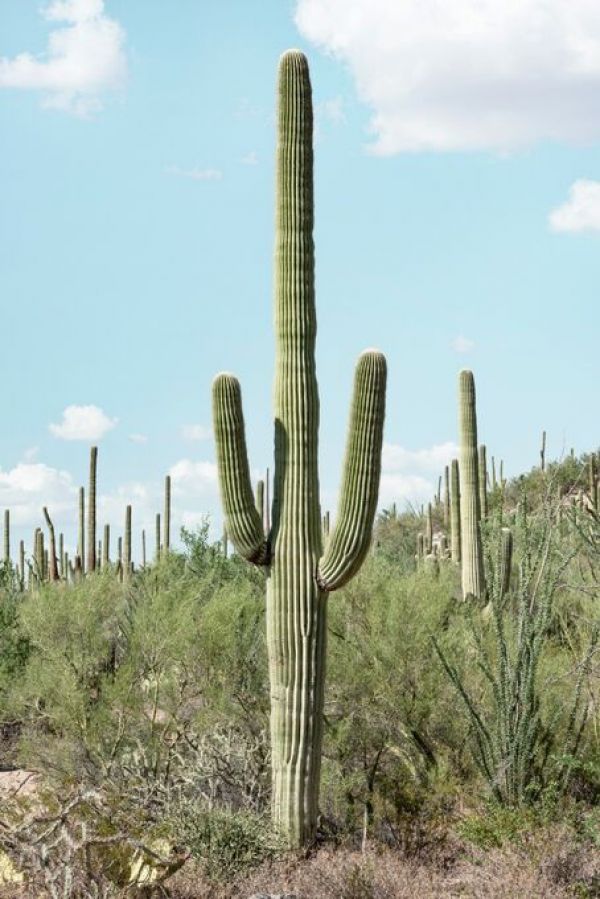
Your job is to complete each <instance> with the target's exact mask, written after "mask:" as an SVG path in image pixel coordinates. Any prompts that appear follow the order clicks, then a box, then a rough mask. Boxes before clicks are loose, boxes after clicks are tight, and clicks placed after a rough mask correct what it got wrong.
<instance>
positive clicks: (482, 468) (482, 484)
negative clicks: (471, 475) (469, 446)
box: [477, 443, 488, 518]
mask: <svg viewBox="0 0 600 899" xmlns="http://www.w3.org/2000/svg"><path fill="white" fill-rule="evenodd" d="M477 464H478V466H479V471H478V478H479V509H480V512H481V517H482V518H485V517H486V516H487V513H488V499H487V449H486V446H485V443H482V444H481V446H480V447H479V455H478V463H477Z"/></svg>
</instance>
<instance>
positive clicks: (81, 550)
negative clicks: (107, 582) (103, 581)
mask: <svg viewBox="0 0 600 899" xmlns="http://www.w3.org/2000/svg"><path fill="white" fill-rule="evenodd" d="M77 555H78V556H79V566H78V567H77V568H76V571H77V574H78V575H79V576H83V574H84V573H85V490H84V488H83V487H80V488H79V537H78V540H77Z"/></svg>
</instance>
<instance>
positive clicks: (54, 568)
mask: <svg viewBox="0 0 600 899" xmlns="http://www.w3.org/2000/svg"><path fill="white" fill-rule="evenodd" d="M43 513H44V518H45V519H46V524H47V526H48V536H49V538H50V539H49V549H48V578H49V580H51V581H59V580H60V575H59V573H58V564H57V561H56V537H55V535H54V525H53V524H52V519H51V518H50V515H49V514H48V509H47V508H46V506H44V508H43Z"/></svg>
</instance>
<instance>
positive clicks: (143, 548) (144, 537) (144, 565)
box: [142, 528, 146, 568]
mask: <svg viewBox="0 0 600 899" xmlns="http://www.w3.org/2000/svg"><path fill="white" fill-rule="evenodd" d="M145 567H146V531H145V530H144V528H142V568H145Z"/></svg>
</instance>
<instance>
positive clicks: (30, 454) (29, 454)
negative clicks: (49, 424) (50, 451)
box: [23, 446, 40, 462]
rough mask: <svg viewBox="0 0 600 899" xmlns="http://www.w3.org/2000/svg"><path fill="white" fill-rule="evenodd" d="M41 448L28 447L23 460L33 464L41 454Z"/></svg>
mask: <svg viewBox="0 0 600 899" xmlns="http://www.w3.org/2000/svg"><path fill="white" fill-rule="evenodd" d="M39 451H40V448H39V446H28V447H27V449H26V450H25V452H24V453H23V458H24V459H25V461H26V462H33V460H34V459H35V457H36V456H37V454H38V453H39Z"/></svg>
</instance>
